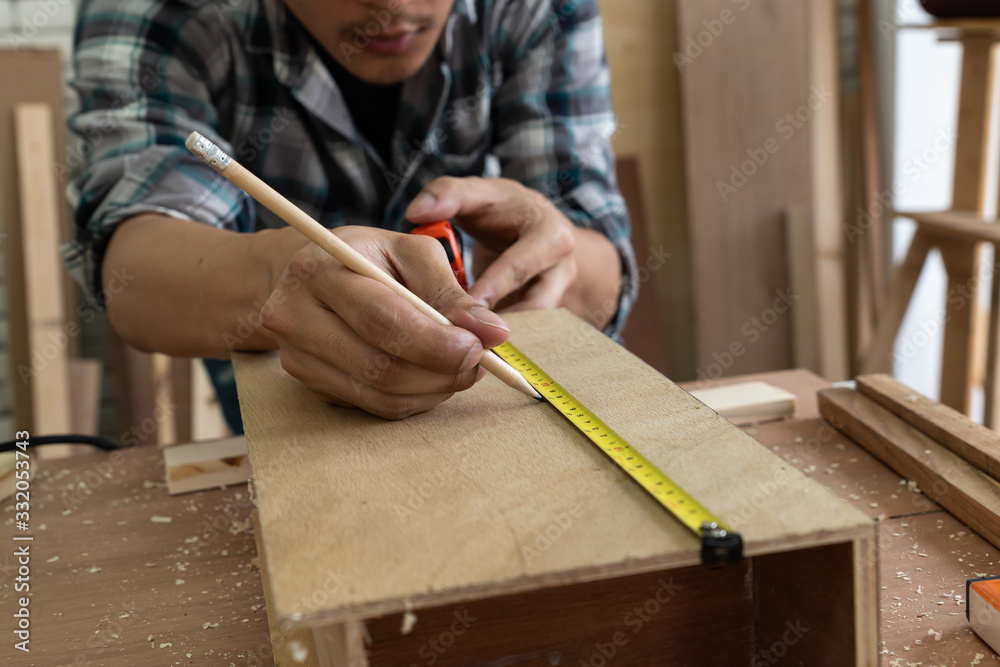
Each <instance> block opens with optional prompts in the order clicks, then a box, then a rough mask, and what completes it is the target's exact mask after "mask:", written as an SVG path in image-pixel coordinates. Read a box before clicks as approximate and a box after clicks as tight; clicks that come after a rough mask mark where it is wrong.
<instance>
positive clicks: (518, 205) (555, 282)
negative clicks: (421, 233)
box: [406, 177, 621, 327]
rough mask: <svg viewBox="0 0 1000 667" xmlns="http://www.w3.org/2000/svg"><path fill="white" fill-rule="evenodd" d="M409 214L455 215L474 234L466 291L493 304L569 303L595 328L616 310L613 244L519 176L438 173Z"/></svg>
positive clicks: (423, 218)
mask: <svg viewBox="0 0 1000 667" xmlns="http://www.w3.org/2000/svg"><path fill="white" fill-rule="evenodd" d="M406 217H407V219H409V220H410V221H411V222H413V223H416V224H424V223H428V222H435V221H437V220H445V219H451V220H453V221H454V222H456V223H457V224H458V225H459V226H460V227H461V228H462V229H463V230H464V231H465V232H467V233H468V234H469V235H470V236H472V237H473V239H475V241H476V244H475V246H474V257H473V258H474V266H473V269H474V271H475V273H476V281H475V283H474V284H473V285H472V287H471V289H470V290H469V294H470V295H471V296H472V297H474V298H475V299H477V300H478V301H479V302H480V303H482V304H484V305H485V306H487V307H488V308H491V309H498V310H500V311H501V312H507V311H514V310H534V309H542V308H556V307H559V306H565V307H568V308H570V310H572V311H573V312H575V313H576V314H577V315H580V316H581V317H584V318H586V319H588V320H589V321H590V322H591V323H592V324H593V325H594V326H597V327H603V326H604V325H606V324H607V322H608V321H609V320H610V318H611V316H612V315H613V313H614V310H615V308H614V307H615V306H616V305H617V295H618V290H619V284H620V276H621V267H620V262H619V260H618V254H617V251H616V250H615V248H614V246H613V245H612V244H611V242H610V241H608V240H607V239H606V238H605V237H604V236H602V235H601V234H599V233H597V232H595V231H593V230H589V229H582V228H579V227H577V226H575V225H574V224H573V223H572V222H571V221H570V220H569V219H568V218H567V217H566V216H565V215H563V214H562V213H561V212H560V211H559V210H558V209H557V208H556V207H555V206H553V205H552V203H551V202H549V201H548V200H547V199H546V198H545V197H544V196H542V194H541V193H539V192H537V191H535V190H532V189H530V188H527V187H525V186H523V185H521V184H520V183H518V182H516V181H513V180H510V179H506V178H490V179H483V178H475V177H470V178H452V177H442V178H438V179H435V180H434V181H432V182H431V183H429V184H428V185H427V187H425V188H424V190H423V191H422V192H421V193H420V194H419V195H417V197H416V198H415V199H414V200H413V202H411V203H410V206H409V208H408V209H407V210H406ZM609 302H610V303H611V304H612V307H611V308H610V309H609V308H607V307H606V304H608V303H609Z"/></svg>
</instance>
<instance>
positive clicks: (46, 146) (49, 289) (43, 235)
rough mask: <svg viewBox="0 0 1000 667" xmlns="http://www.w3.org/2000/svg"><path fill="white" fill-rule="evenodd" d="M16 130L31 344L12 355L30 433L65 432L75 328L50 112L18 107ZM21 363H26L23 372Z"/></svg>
mask: <svg viewBox="0 0 1000 667" xmlns="http://www.w3.org/2000/svg"><path fill="white" fill-rule="evenodd" d="M14 126H15V136H16V142H17V167H18V182H19V184H20V187H19V199H20V212H21V239H22V244H23V251H24V294H25V303H26V308H25V312H26V316H27V326H28V345H29V349H28V351H27V352H26V353H25V352H21V353H17V352H16V351H15V355H14V356H16V357H18V358H19V359H20V360H21V363H20V364H19V366H18V367H19V376H20V378H21V379H22V380H26V381H27V383H28V385H29V387H30V401H31V416H32V420H31V422H30V424H31V426H30V427H29V428H30V430H31V431H32V433H36V434H38V435H44V434H54V433H67V432H69V431H70V426H71V424H70V418H71V408H70V394H69V355H68V352H67V349H68V346H69V340H70V338H72V337H75V336H74V335H73V334H74V333H75V334H79V327H78V326H76V325H73V328H72V329H71V328H70V327H69V326H68V325H67V323H66V318H65V314H64V312H65V311H64V309H65V299H64V296H63V270H62V263H61V261H60V259H59V241H60V229H59V224H60V223H59V208H58V203H57V202H58V201H59V193H58V191H57V185H56V179H55V174H54V173H53V171H52V165H53V164H54V163H55V159H56V155H55V140H54V137H53V136H52V130H51V128H52V109H51V108H50V107H48V106H47V105H44V104H22V105H18V106H17V107H15V109H14ZM25 359H27V364H26V366H25V369H24V371H21V366H22V365H24V361H25ZM28 369H30V371H29V370H28ZM15 384H16V383H15ZM67 453H69V451H68V450H66V449H65V448H62V447H61V446H56V447H49V448H47V449H45V450H44V454H42V455H43V456H44V457H51V456H58V455H65V454H67Z"/></svg>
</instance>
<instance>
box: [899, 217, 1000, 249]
mask: <svg viewBox="0 0 1000 667" xmlns="http://www.w3.org/2000/svg"><path fill="white" fill-rule="evenodd" d="M896 215H898V216H899V217H902V218H910V219H911V220H913V221H914V222H916V223H917V227H918V228H919V229H922V230H923V231H924V232H926V233H929V234H932V235H934V236H937V237H941V238H944V239H954V240H956V241H989V242H991V243H1000V225H995V224H992V223H994V222H995V220H994V219H988V218H985V217H983V216H982V215H980V214H979V213H974V212H972V211H924V212H909V211H900V212H899V213H897V214H896Z"/></svg>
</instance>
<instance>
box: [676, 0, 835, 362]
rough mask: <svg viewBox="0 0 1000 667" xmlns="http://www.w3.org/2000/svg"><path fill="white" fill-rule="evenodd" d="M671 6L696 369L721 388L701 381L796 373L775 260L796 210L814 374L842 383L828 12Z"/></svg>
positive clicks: (708, 1)
mask: <svg viewBox="0 0 1000 667" xmlns="http://www.w3.org/2000/svg"><path fill="white" fill-rule="evenodd" d="M678 6H679V16H680V35H681V38H682V40H681V41H682V45H684V46H685V47H686V48H688V49H689V51H690V54H689V55H687V56H686V57H687V58H688V60H687V61H684V63H683V67H682V70H681V83H682V92H683V98H682V99H683V104H684V128H685V137H686V141H687V143H686V151H685V160H686V165H687V179H688V202H689V213H690V215H689V219H690V221H691V224H690V230H689V234H690V238H691V249H692V258H693V261H692V271H691V273H692V277H693V285H694V302H695V304H701V307H699V308H697V309H696V312H695V324H696V331H697V334H698V355H697V361H698V367H699V369H700V370H701V373H702V374H704V375H705V376H708V377H718V375H717V374H712V373H710V372H709V370H708V369H710V368H713V367H719V366H723V367H724V368H723V370H724V371H725V374H727V375H729V374H739V373H748V372H755V371H761V370H765V369H766V370H771V369H776V368H787V367H789V366H791V365H792V350H793V345H792V320H791V317H790V316H788V315H787V314H782V313H786V311H785V310H784V309H783V308H782V307H781V302H780V301H776V297H778V298H780V295H781V294H783V293H784V291H785V290H787V289H788V288H789V285H790V280H789V274H788V270H787V267H786V266H785V264H784V262H776V261H773V258H774V256H775V255H776V254H777V255H778V256H779V257H780V256H783V255H784V252H783V251H782V249H783V248H784V247H785V246H784V243H785V230H784V227H783V216H784V214H785V211H786V210H787V208H788V207H789V206H791V205H797V204H802V205H805V206H807V207H808V210H809V211H810V216H811V219H812V225H813V230H814V241H815V247H814V249H813V255H814V258H815V262H816V270H817V281H818V282H817V284H818V293H820V294H822V295H823V299H822V300H817V302H816V303H815V307H816V308H817V312H818V323H819V326H818V331H819V335H820V340H819V350H820V364H821V365H820V369H821V370H822V372H823V374H824V375H826V376H828V377H831V378H841V377H846V376H847V373H848V363H847V337H846V328H845V327H846V325H845V322H846V297H845V290H846V282H845V279H844V272H843V232H842V229H841V228H842V223H843V218H842V213H843V211H842V201H841V181H840V179H841V175H840V157H839V150H840V146H839V139H838V132H839V131H838V127H837V126H838V116H837V113H838V111H837V106H838V101H837V96H838V90H839V85H838V80H839V74H838V67H837V56H836V53H837V51H836V24H835V22H836V14H835V11H836V8H835V3H834V2H832V1H831V0H824V1H823V2H819V3H787V2H782V1H781V0H762V1H761V2H756V3H754V4H753V5H752V8H749V9H747V8H744V9H746V10H745V11H743V10H741V9H740V8H738V7H734V6H733V3H732V2H729V1H728V0H682V1H681V2H679V5H678ZM710 25H711V26H716V28H715V31H716V32H717V33H719V34H718V35H717V36H713V34H712V32H711V31H710V30H709V28H708V26H710ZM696 39H701V40H702V41H703V42H706V43H707V42H708V40H709V39H711V42H710V43H708V45H707V46H700V45H699V44H698V42H697V41H696ZM685 53H686V52H685V51H683V50H682V51H681V54H682V55H683V54H685ZM762 72H781V73H782V75H781V76H762V75H761V73H762ZM733 109H739V110H740V121H739V122H738V123H733V122H732V119H731V112H732V110H733ZM719 267H726V270H725V271H720V270H719ZM801 303H802V299H801V298H799V297H797V298H796V299H795V305H796V307H797V306H798V305H800V304H801ZM775 304H778V307H777V308H776V307H775ZM761 321H764V322H765V323H766V324H765V325H764V326H763V327H761V326H754V324H755V323H759V322H761ZM733 348H735V349H736V350H737V351H738V352H739V354H735V353H733V352H731V350H732V349H733ZM720 358H721V359H723V360H724V362H725V363H723V362H722V361H719V359H720Z"/></svg>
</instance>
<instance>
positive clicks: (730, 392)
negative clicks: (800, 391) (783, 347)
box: [691, 382, 795, 424]
mask: <svg viewBox="0 0 1000 667" xmlns="http://www.w3.org/2000/svg"><path fill="white" fill-rule="evenodd" d="M691 395H692V396H694V397H695V398H697V399H698V400H699V401H701V402H702V403H704V404H705V405H707V406H708V407H710V408H712V409H713V410H715V411H716V412H718V413H719V414H720V415H721V416H723V417H725V418H726V419H728V420H729V421H731V422H733V423H734V424H752V423H755V422H762V421H770V420H773V419H783V418H785V417H790V416H792V415H793V414H794V413H795V394H793V393H792V392H790V391H786V390H784V389H781V388H780V387H775V386H774V385H772V384H768V383H766V382H740V383H738V384H729V385H725V386H722V387H712V388H711V389H699V390H697V391H692V392H691Z"/></svg>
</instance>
